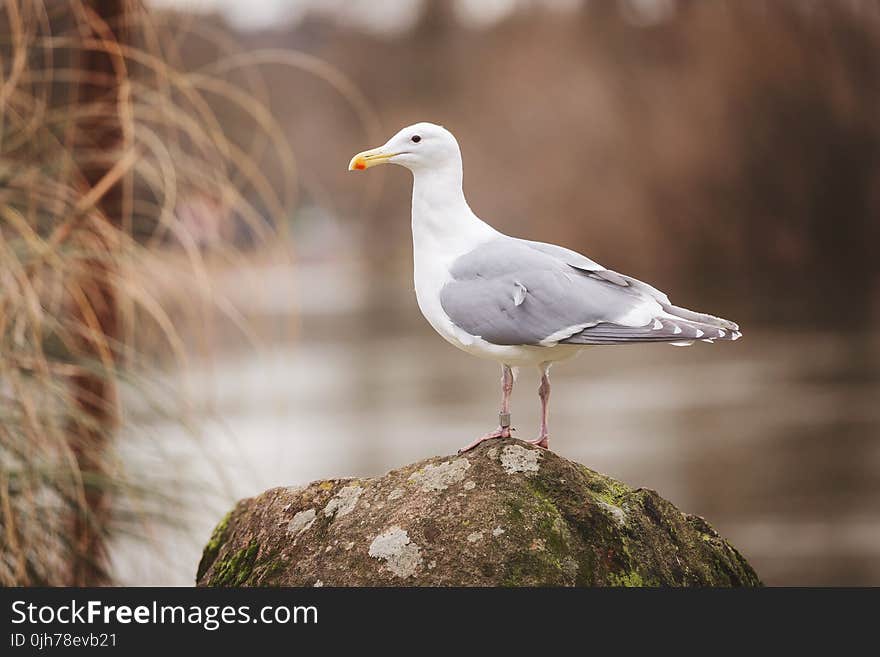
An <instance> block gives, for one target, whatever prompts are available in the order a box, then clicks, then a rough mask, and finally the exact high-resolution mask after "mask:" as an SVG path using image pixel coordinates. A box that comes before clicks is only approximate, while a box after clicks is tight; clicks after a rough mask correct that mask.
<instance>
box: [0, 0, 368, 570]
mask: <svg viewBox="0 0 880 657" xmlns="http://www.w3.org/2000/svg"><path fill="white" fill-rule="evenodd" d="M192 39H199V40H201V41H203V42H205V43H207V44H210V46H211V48H212V49H213V52H214V53H215V55H214V56H213V57H212V58H211V60H210V61H209V62H207V63H206V64H205V65H203V66H201V67H200V68H196V69H190V70H185V67H184V66H183V65H182V64H181V59H180V57H179V47H180V45H181V44H182V43H183V42H184V41H186V40H192ZM0 58H2V59H0V217H2V219H0V537H2V538H0V583H2V584H3V585H4V586H9V585H94V584H106V583H110V581H111V575H110V572H109V569H108V554H107V545H108V537H109V536H110V535H111V534H112V533H113V532H137V531H139V527H140V526H141V525H142V523H143V522H144V521H145V520H146V519H147V518H152V519H154V518H156V517H159V518H163V519H165V520H167V521H169V522H172V521H173V520H174V509H175V508H176V505H177V503H178V502H179V501H178V500H176V499H174V495H173V493H172V491H173V489H171V488H168V487H162V486H157V484H156V482H157V481H159V479H156V478H152V477H151V476H149V475H148V473H133V472H130V471H128V470H127V468H126V465H125V463H124V462H123V459H122V458H121V457H120V455H119V452H118V449H117V448H118V445H117V444H116V442H115V436H116V433H117V430H118V427H119V425H120V420H121V418H122V414H123V413H124V412H125V409H123V408H121V405H120V401H119V400H120V395H119V391H120V387H121V386H130V387H131V388H132V389H133V390H134V391H136V396H137V397H138V398H140V399H142V400H143V402H144V404H145V405H146V406H149V407H151V408H153V410H154V411H156V412H160V413H162V414H164V415H167V416H169V417H173V418H175V419H176V420H177V421H179V422H181V423H183V424H184V425H187V426H189V425H190V423H189V416H190V414H191V409H190V407H189V404H188V401H187V396H186V394H179V391H174V392H169V390H168V389H166V388H165V387H164V386H163V384H162V383H161V382H160V381H159V380H158V378H157V377H155V376H154V372H155V364H156V363H157V362H159V363H161V362H162V361H163V360H168V359H173V362H174V364H175V365H176V366H177V367H179V368H181V369H183V370H185V369H186V363H187V358H188V355H187V353H188V347H187V346H186V344H187V343H188V342H189V343H191V342H192V340H191V338H193V337H194V338H195V340H196V343H197V345H198V351H199V354H200V355H210V351H211V345H212V327H214V326H215V325H216V323H217V319H218V317H220V318H223V319H224V320H225V321H227V322H228V324H229V325H231V326H236V327H238V329H239V330H240V331H241V332H242V333H243V334H244V335H246V336H248V335H250V331H249V329H248V326H247V321H246V320H245V319H244V318H243V317H241V316H240V315H239V314H238V313H237V312H236V310H235V308H234V307H233V306H232V304H230V303H229V302H228V301H227V300H225V299H224V298H222V297H221V296H220V295H219V294H218V293H217V291H216V290H215V289H213V288H212V283H211V277H210V275H209V271H210V268H211V267H212V265H216V264H217V263H222V264H223V265H224V266H236V265H238V264H241V263H243V262H245V261H246V260H247V259H248V258H250V257H252V255H253V254H254V253H255V252H256V251H258V250H259V251H261V252H262V253H263V254H266V253H269V254H271V257H272V258H275V259H281V260H283V261H286V262H290V261H291V260H292V257H293V256H292V249H291V247H290V240H289V239H288V235H287V228H288V224H289V221H290V218H291V214H292V212H293V210H294V208H295V206H296V204H297V194H298V179H299V177H298V173H297V161H296V158H295V156H294V151H293V149H292V148H291V147H290V145H289V144H288V141H287V139H286V137H285V134H284V133H283V131H282V130H281V129H280V127H279V125H278V122H277V121H276V119H275V117H274V116H273V115H272V112H271V109H270V107H269V106H268V102H267V92H266V84H265V82H264V80H263V78H262V76H261V73H260V70H259V67H260V66H263V65H265V64H267V63H275V64H281V65H286V66H293V67H296V68H298V69H301V70H304V71H306V72H308V73H310V74H313V75H315V76H318V77H319V78H321V79H323V80H325V81H326V82H327V83H328V84H330V85H331V86H332V87H333V88H334V89H336V90H337V91H338V92H339V93H340V95H341V96H342V98H343V99H344V100H345V101H346V102H348V103H350V104H351V106H352V108H353V109H354V111H355V112H356V114H357V116H358V117H359V119H360V121H361V123H362V125H363V126H364V128H365V129H366V131H367V133H368V138H370V139H373V138H375V137H376V135H377V134H378V132H379V131H378V129H377V124H376V119H375V117H374V116H373V115H372V113H371V111H370V109H369V106H368V104H367V103H366V102H365V101H364V99H363V98H362V97H361V96H360V94H359V93H358V92H357V90H356V89H355V87H354V86H353V85H352V84H351V83H350V82H349V81H348V80H347V79H346V78H344V76H342V75H341V74H339V73H338V72H337V71H336V70H335V69H333V68H331V67H329V66H328V65H326V64H324V63H323V62H321V61H320V60H318V59H316V58H313V57H310V56H307V55H302V54H297V53H292V52H289V51H270V52H256V53H246V52H242V51H241V50H239V49H238V47H237V46H236V44H235V43H234V42H233V41H232V40H230V39H229V38H227V37H225V36H223V35H220V34H215V33H212V32H211V31H210V30H208V29H203V28H202V26H200V25H199V24H198V23H197V22H196V21H195V20H194V19H193V18H192V17H187V16H185V15H165V16H164V17H161V18H160V17H158V16H156V15H153V14H151V13H150V12H149V11H147V10H146V9H145V8H144V7H143V6H142V5H141V4H140V3H139V2H136V1H133V0H96V1H93V2H85V1H84V0H70V1H69V2H44V1H42V0H37V1H30V0H9V1H7V2H6V3H5V4H4V6H3V8H2V14H0ZM231 113H234V114H235V115H236V116H237V121H236V125H238V126H242V125H243V126H245V128H246V129H244V130H239V131H238V134H237V135H230V134H229V131H227V130H225V129H224V128H223V125H224V121H222V120H221V118H220V117H221V116H226V115H229V114H231ZM265 171H272V172H273V175H274V179H273V182H272V183H270V181H269V180H268V178H267V176H266V174H265V173H264V172H265ZM277 180H281V181H282V184H281V185H280V186H279V185H278V184H277V182H276V181H277ZM169 254H170V255H169ZM262 257H265V256H262ZM180 317H186V318H189V320H190V321H188V322H185V324H187V325H190V326H193V327H195V330H194V333H193V336H189V337H190V340H186V339H185V338H184V336H183V335H182V334H181V329H180V326H181V322H180V321H179V318H180ZM184 392H185V391H184ZM197 437H198V436H196V435H193V438H194V439H195V438H197ZM168 458H171V457H168ZM155 474H157V475H158V476H161V474H162V473H155Z"/></svg>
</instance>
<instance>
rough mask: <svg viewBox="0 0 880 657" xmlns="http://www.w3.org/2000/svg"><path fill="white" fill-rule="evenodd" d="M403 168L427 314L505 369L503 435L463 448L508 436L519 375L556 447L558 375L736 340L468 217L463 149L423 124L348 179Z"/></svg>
mask: <svg viewBox="0 0 880 657" xmlns="http://www.w3.org/2000/svg"><path fill="white" fill-rule="evenodd" d="M388 163H390V164H397V165H400V166H402V167H405V168H407V169H409V170H410V171H411V172H412V174H413V194H412V237H413V263H414V268H413V269H414V271H413V278H414V282H415V292H416V298H417V300H418V304H419V309H420V310H421V311H422V314H423V315H424V316H425V319H427V320H428V323H429V324H430V325H431V326H432V327H433V328H434V330H435V331H437V333H439V334H440V335H441V336H442V337H443V338H444V339H446V340H447V341H448V342H450V343H452V344H453V345H454V346H456V347H458V348H459V349H461V350H462V351H465V352H467V353H469V354H472V355H474V356H478V357H481V358H485V359H489V360H494V361H496V362H498V363H499V364H500V365H501V410H500V412H499V414H498V420H499V422H498V428H497V429H495V430H494V431H491V432H490V433H487V434H486V435H484V436H481V437H480V438H477V439H476V440H474V441H473V442H472V443H470V444H469V445H466V446H465V447H463V448H462V449H461V450H459V453H462V452H466V451H468V450H470V449H473V448H474V447H476V446H477V445H479V444H480V443H482V442H483V441H486V440H491V439H495V438H510V437H511V423H510V395H511V393H512V392H513V384H514V381H515V378H516V374H517V371H518V369H519V368H521V367H537V368H538V370H539V373H540V376H541V384H540V387H539V388H538V396H539V398H540V400H541V426H540V430H539V433H538V437H537V438H536V439H535V440H533V441H529V442H531V443H532V444H533V445H538V446H539V447H544V448H549V444H550V430H549V426H548V420H549V403H550V367H551V365H553V363H556V362H558V361H562V360H566V359H569V358H571V357H573V356H575V355H577V354H578V352H580V351H581V350H582V349H584V348H585V347H587V346H591V345H611V344H630V343H635V342H663V343H669V344H673V345H677V346H686V345H690V344H693V342H694V341H696V340H702V341H704V342H710V343H711V342H714V341H715V340H736V339H738V338H739V337H740V336H741V335H742V334H741V333H740V331H739V326H737V325H736V324H735V323H734V322H731V321H728V320H726V319H721V318H720V317H715V316H713V315H707V314H704V313H698V312H694V311H692V310H687V309H685V308H681V307H678V306H674V305H672V303H671V302H670V301H669V297H667V296H666V295H665V294H664V293H663V292H661V291H659V290H657V289H656V288H654V287H652V286H650V285H648V284H647V283H643V282H642V281H640V280H637V279H635V278H632V277H631V276H626V275H624V274H619V273H617V272H615V271H612V270H610V269H606V268H605V267H603V266H602V265H600V264H599V263H597V262H595V261H594V260H590V259H589V258H587V257H586V256H583V255H581V254H580V253H577V252H575V251H571V250H569V249H566V248H564V247H561V246H556V245H554V244H546V243H544V242H532V241H530V240H525V239H519V238H516V237H510V236H508V235H505V234H503V233H501V232H499V231H497V230H495V229H494V228H492V227H491V226H490V225H489V224H487V223H486V222H484V221H483V220H482V219H480V218H479V217H478V216H477V215H476V214H474V212H473V211H472V210H471V208H470V206H469V205H468V203H467V201H466V200H465V197H464V191H463V189H462V176H463V168H462V159H461V150H460V149H459V146H458V141H457V140H456V139H455V137H454V136H453V134H452V133H451V132H449V131H448V130H446V129H445V128H443V127H442V126H439V125H435V124H433V123H416V124H415V125H411V126H409V127H407V128H404V129H403V130H401V131H400V132H398V133H397V134H396V135H394V136H393V137H392V138H391V139H389V140H388V141H387V142H386V143H385V144H384V145H382V146H379V147H378V148H374V149H371V150H367V151H363V152H361V153H358V154H357V155H355V156H354V157H353V158H352V159H351V162H350V163H349V165H348V169H349V171H362V170H365V169H369V168H371V167H374V166H377V165H379V164H388Z"/></svg>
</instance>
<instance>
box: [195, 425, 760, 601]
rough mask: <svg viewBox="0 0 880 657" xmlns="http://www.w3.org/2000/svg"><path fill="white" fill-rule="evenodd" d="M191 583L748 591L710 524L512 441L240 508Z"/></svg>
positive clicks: (744, 565)
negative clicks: (742, 588) (739, 588)
mask: <svg viewBox="0 0 880 657" xmlns="http://www.w3.org/2000/svg"><path fill="white" fill-rule="evenodd" d="M197 582H198V584H199V585H200V586H401V585H408V586H759V585H760V580H759V579H758V576H757V575H756V574H755V571H754V570H753V569H752V567H751V566H750V565H749V564H748V562H747V561H746V560H745V559H744V558H743V557H742V555H741V554H740V553H739V552H738V551H737V550H736V549H735V548H734V547H733V546H732V545H730V543H728V542H727V541H725V540H724V539H723V538H722V537H721V536H719V535H718V533H717V532H716V531H715V530H714V529H712V527H710V526H709V524H708V523H707V522H706V521H705V520H703V519H702V518H699V517H697V516H692V515H688V514H685V513H682V512H681V511H679V510H678V509H676V508H675V507H674V506H673V505H672V504H671V503H669V502H667V501H666V500H664V499H663V498H662V497H660V496H659V495H658V494H657V493H656V492H654V491H652V490H647V489H643V488H637V489H632V488H629V487H628V486H626V485H624V484H622V483H620V482H618V481H615V480H614V479H611V478H610V477H606V476H604V475H601V474H598V473H596V472H593V471H592V470H590V469H589V468H586V467H584V466H582V465H579V464H577V463H573V462H571V461H568V460H566V459H563V458H561V457H559V456H557V455H556V454H554V453H553V452H550V451H547V450H543V449H540V448H537V447H533V446H531V445H529V444H527V443H524V442H522V441H519V440H504V441H500V440H497V441H487V442H485V443H483V444H482V445H480V446H479V447H477V448H476V449H475V450H473V451H471V452H468V453H467V454H464V455H461V456H449V457H436V458H431V459H428V460H425V461H421V462H419V463H415V464H413V465H408V466H406V467H404V468H400V469H398V470H394V471H392V472H389V473H388V474H386V475H384V476H382V477H376V478H374V479H330V480H324V481H317V482H313V483H312V484H310V485H308V486H305V487H302V488H275V489H272V490H269V491H266V492H265V493H263V494H262V495H259V496H258V497H254V498H251V499H247V500H242V501H241V502H239V503H238V504H237V505H236V507H235V508H234V509H233V510H232V511H231V512H230V513H229V514H228V515H227V517H226V518H224V519H223V520H222V521H221V522H220V524H219V525H218V526H217V528H216V529H215V530H214V533H213V535H212V536H211V539H210V541H209V542H208V544H207V546H206V547H205V551H204V554H203V556H202V561H201V563H200V564H199V568H198V573H197Z"/></svg>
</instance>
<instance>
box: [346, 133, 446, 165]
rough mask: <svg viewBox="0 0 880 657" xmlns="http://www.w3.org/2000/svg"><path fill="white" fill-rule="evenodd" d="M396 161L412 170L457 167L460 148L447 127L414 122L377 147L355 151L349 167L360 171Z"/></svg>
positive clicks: (395, 162)
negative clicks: (355, 153) (359, 151)
mask: <svg viewBox="0 0 880 657" xmlns="http://www.w3.org/2000/svg"><path fill="white" fill-rule="evenodd" d="M386 163H389V164H397V165H400V166H402V167H405V168H407V169H409V170H410V171H412V172H413V173H415V172H417V171H431V170H444V169H446V170H448V169H452V170H453V171H454V170H460V169H461V151H460V150H459V148H458V142H457V141H456V140H455V137H454V136H453V134H452V133H451V132H449V130H447V129H446V128H444V127H443V126H439V125H435V124H433V123H424V122H423V123H416V124H414V125H411V126H409V127H406V128H404V129H403V130H401V131H400V132H398V133H397V134H396V135H394V136H393V137H392V138H391V139H389V140H388V141H387V142H385V143H384V144H383V145H382V146H379V147H378V148H373V149H371V150H368V151H363V152H361V153H358V154H357V155H355V156H354V157H353V158H351V162H349V164H348V170H349V171H362V170H364V169H369V168H370V167H374V166H376V165H378V164H386Z"/></svg>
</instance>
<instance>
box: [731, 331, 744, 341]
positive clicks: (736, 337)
mask: <svg viewBox="0 0 880 657" xmlns="http://www.w3.org/2000/svg"><path fill="white" fill-rule="evenodd" d="M742 336H743V334H742V333H740V332H739V331H734V332H733V334H732V335H731V336H730V339H731V340H739V339H740V338H741V337H742Z"/></svg>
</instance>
